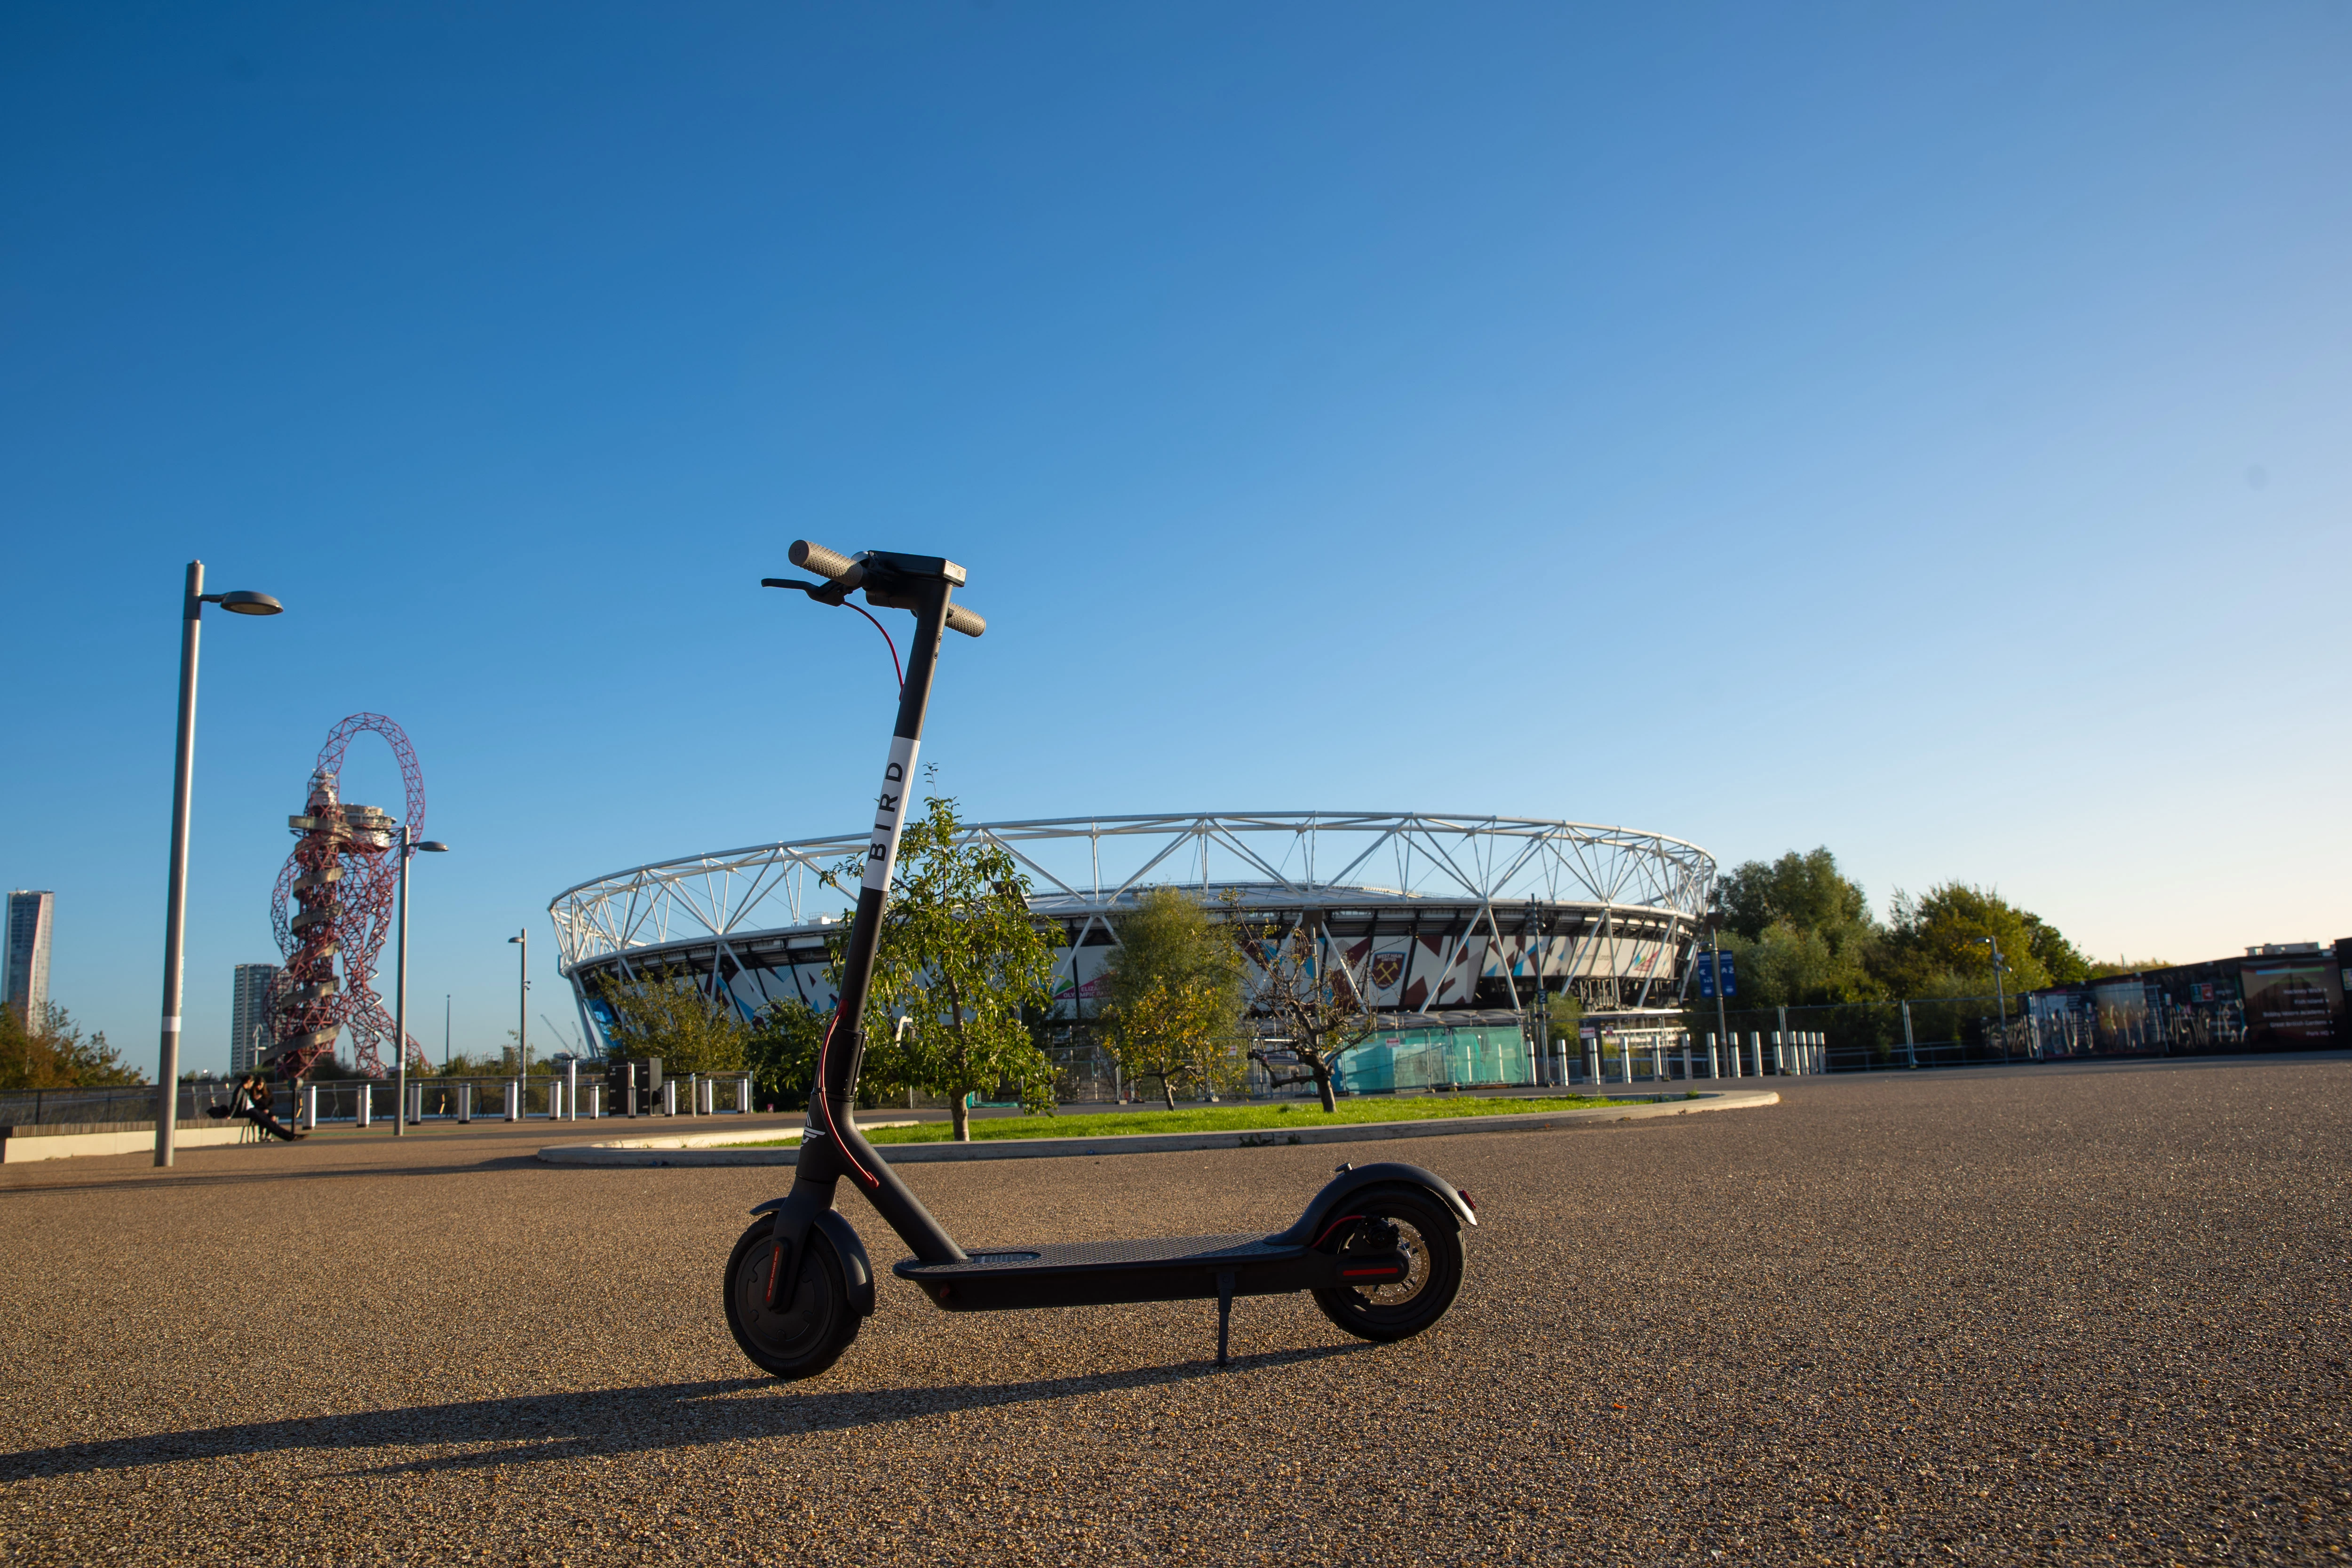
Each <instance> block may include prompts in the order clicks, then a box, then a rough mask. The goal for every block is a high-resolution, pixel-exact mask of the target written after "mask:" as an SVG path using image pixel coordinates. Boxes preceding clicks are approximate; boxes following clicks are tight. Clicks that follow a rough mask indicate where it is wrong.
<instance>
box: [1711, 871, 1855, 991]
mask: <svg viewBox="0 0 2352 1568" xmlns="http://www.w3.org/2000/svg"><path fill="white" fill-rule="evenodd" d="M1716 898H1717V907H1718V908H1719V909H1720V910H1722V913H1723V923H1724V931H1725V940H1724V943H1723V945H1724V947H1725V949H1726V950H1727V951H1728V952H1732V953H1733V954H1735V955H1736V957H1737V961H1738V971H1739V988H1740V993H1741V997H1742V1000H1743V1001H1745V1002H1747V1003H1748V1005H1754V1006H1764V1007H1770V1006H1778V1005H1801V1004H1808V1003H1824V1002H1864V1001H1869V1000H1872V999H1874V998H1875V997H1876V996H1878V995H1879V994H1881V990H1882V988H1881V987H1880V985H1879V984H1878V982H1877V979H1876V977H1875V976H1874V974H1873V973H1872V972H1871V961H1872V958H1873V957H1874V954H1875V952H1876V951H1877V948H1878V945H1879V942H1880V940H1881V938H1882V935H1883V933H1882V932H1881V931H1880V930H1879V927H1878V923H1877V922H1876V921H1874V920H1873V919H1872V918H1871V914H1870V902H1869V900H1868V899H1867V898H1866V897H1865V896H1864V893H1863V890H1862V886H1861V884H1859V883H1857V882H1854V881H1853V880H1851V879H1848V878H1847V877H1846V876H1845V875H1844V874H1843V872H1841V871H1840V870H1839V869H1838V864H1837V857H1836V856H1834V855H1832V854H1831V853H1830V852H1829V850H1828V849H1827V848H1819V849H1814V850H1812V851H1811V852H1810V853H1807V854H1803V855H1800V854H1798V853H1797V852H1796V851H1795V850H1793V849H1792V850H1790V851H1789V852H1788V853H1787V854H1785V855H1783V856H1781V857H1780V858H1779V859H1778V860H1774V861H1772V862H1770V863H1769V864H1767V863H1766V862H1764V861H1761V860H1750V861H1748V862H1746V863H1745V864H1743V865H1740V866H1738V867H1735V868H1733V869H1732V870H1731V871H1730V872H1729V873H1728V874H1727V875H1726V876H1725V878H1724V879H1723V881H1722V884H1721V886H1720V887H1719V888H1718V889H1717V894H1716Z"/></svg>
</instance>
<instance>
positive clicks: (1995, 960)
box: [1977, 936, 2009, 1067]
mask: <svg viewBox="0 0 2352 1568" xmlns="http://www.w3.org/2000/svg"><path fill="white" fill-rule="evenodd" d="M1977 940H1978V941H1979V942H1982V943H1984V944H1985V945H1986V946H1987V947H1989V948H1990V949H1992V1001H1993V1005H1994V1006H1995V1007H1997V1008H1998V1009H2000V1062H2001V1066H2003V1067H2007V1066H2008V1065H2009V995H2008V993H2007V992H2006V991H2005V990H2004V989H2003V988H2002V985H2001V983H2000V972H2001V968H2002V965H2001V962H2000V942H1995V941H1994V940H1993V939H1992V938H1991V937H1990V936H1980V937H1979V938H1977Z"/></svg>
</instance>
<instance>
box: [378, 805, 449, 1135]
mask: <svg viewBox="0 0 2352 1568" xmlns="http://www.w3.org/2000/svg"><path fill="white" fill-rule="evenodd" d="M414 832H415V829H414V828H412V827H410V826H408V824H406V823H402V824H401V825H400V925H399V931H400V934H399V937H398V939H397V946H396V948H395V951H396V952H398V953H399V959H398V962H397V963H396V964H395V966H394V967H395V970H396V972H397V978H395V979H394V982H393V987H392V1050H393V1054H394V1056H396V1057H398V1058H400V1068H399V1071H398V1074H397V1076H396V1079H395V1081H396V1083H397V1085H398V1088H397V1090H396V1092H397V1093H398V1094H399V1096H400V1100H399V1103H398V1104H397V1106H396V1107H395V1108H394V1110H393V1113H392V1135H393V1136H394V1138H401V1137H405V1136H406V1135H407V1132H408V862H409V860H410V859H411V858H413V857H414V856H415V854H416V853H417V852H418V851H419V850H423V851H425V853H427V854H432V855H446V854H447V853H448V851H449V847H448V846H447V845H446V844H444V843H442V842H441V841H440V840H439V839H437V838H428V839H426V840H425V841H424V842H423V843H422V844H420V843H418V842H417V841H416V840H415V839H414V838H412V837H409V836H410V835H411V834H412V833H414Z"/></svg>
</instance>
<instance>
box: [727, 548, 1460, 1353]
mask: <svg viewBox="0 0 2352 1568" xmlns="http://www.w3.org/2000/svg"><path fill="white" fill-rule="evenodd" d="M791 554H792V562H793V565H795V566H798V567H800V568H802V569H803V570H804V571H807V572H810V573H813V574H815V575H816V576H818V577H819V578H821V579H822V581H820V582H815V583H808V582H801V581H797V580H791V579H782V578H774V577H771V578H765V579H762V584H761V585H762V586H765V587H772V588H793V589H797V590H799V591H800V592H802V593H804V594H806V595H808V596H809V597H810V598H812V599H814V600H815V601H816V602H817V603H819V604H823V605H845V604H847V603H848V598H849V595H851V594H852V593H856V592H863V593H864V594H865V595H866V603H867V604H868V605H873V606H875V607H876V608H877V609H895V610H911V611H913V612H914V615H915V640H914V643H913V645H912V647H910V648H909V649H908V657H907V668H906V669H905V671H904V672H903V675H902V678H901V683H900V687H899V698H898V727H897V729H896V730H895V731H892V734H891V737H890V754H889V758H888V760H887V762H885V763H884V764H883V768H882V788H881V791H880V793H879V795H877V799H876V803H875V815H874V827H873V833H872V837H871V839H870V841H869V843H868V844H867V847H866V867H865V874H864V876H863V878H862V879H861V883H860V886H859V889H858V894H857V911H856V919H855V921H854V923H853V924H852V925H851V927H850V931H849V941H848V946H847V950H846V952H845V956H844V961H843V965H842V976H841V997H840V1002H839V1004H838V1005H837V1006H836V1007H835V1011H834V1016H833V1022H832V1025H831V1026H830V1027H829V1028H828V1029H827V1031H826V1033H825V1036H824V1043H823V1045H822V1046H821V1047H820V1048H819V1051H818V1056H817V1067H816V1075H815V1084H814V1088H813V1089H811V1092H810V1095H809V1107H808V1125H807V1127H806V1129H805V1130H804V1131H803V1133H802V1134H801V1147H800V1154H799V1163H798V1164H797V1165H796V1166H795V1167H794V1172H793V1187H792V1192H791V1193H790V1194H788V1195H786V1196H784V1197H781V1198H774V1199H772V1200H770V1201H769V1202H767V1203H763V1204H761V1205H759V1206H758V1207H757V1208H755V1209H753V1210H752V1211H751V1213H752V1215H753V1220H752V1224H751V1228H750V1229H749V1230H746V1231H745V1232H744V1233H743V1235H742V1237H741V1239H740V1240H739V1241H737V1242H736V1244H735V1249H734V1251H733V1253H732V1254H731V1255H730V1257H729V1258H728V1259H727V1275H726V1310H727V1327H728V1329H729V1330H730V1331H731V1332H732V1333H733V1334H734V1336H735V1342H736V1344H737V1345H739V1346H740V1347H741V1349H742V1352H743V1353H744V1354H745V1355H746V1356H749V1357H750V1358H751V1362H752V1363H753V1364H755V1365H757V1366H759V1367H760V1368H761V1370H763V1371H765V1372H769V1373H773V1374H774V1375H776V1376H778V1377H782V1378H802V1377H813V1376H814V1375H815V1374H816V1373H821V1372H823V1371H824V1369H825V1368H827V1367H829V1366H831V1365H832V1364H833V1363H835V1361H837V1360H839V1359H840V1357H841V1354H842V1352H844V1351H845V1350H847V1349H848V1348H849V1345H850V1342H852V1341H853V1340H855V1339H856V1337H857V1331H858V1327H859V1325H860V1324H861V1323H862V1322H863V1321H865V1320H866V1318H867V1317H869V1316H871V1315H872V1313H873V1311H874V1269H873V1266H872V1264H870V1263H869V1262H868V1261H867V1260H866V1247H865V1246H864V1244H863V1243H861V1242H860V1241H859V1240H858V1238H857V1233H856V1231H855V1230H853V1229H851V1228H850V1225H849V1222H848V1220H846V1219H845V1218H844V1217H843V1216H842V1215H841V1214H840V1212H839V1211H838V1210H836V1209H835V1207H834V1206H833V1205H834V1196H835V1189H836V1188H837V1186H838V1185H839V1184H840V1183H841V1182H842V1181H843V1180H845V1179H846V1180H847V1181H849V1182H850V1183H851V1184H854V1185H855V1186H856V1189H857V1191H858V1192H859V1193H861V1194H864V1196H865V1197H866V1201H867V1202H868V1203H870V1204H872V1205H874V1208H875V1210H876V1211H877V1213H879V1214H880V1215H881V1216H882V1217H883V1219H884V1220H885V1221H887V1223H888V1225H889V1226H890V1228H891V1229H892V1230H895V1231H897V1232H898V1237H899V1239H900V1240H902V1241H904V1242H905V1243H906V1244H907V1246H908V1247H909V1248H910V1249H911V1250H912V1251H913V1253H914V1256H913V1257H912V1258H908V1259H906V1260H905V1261H903V1262H901V1263H899V1264H898V1265H897V1266H896V1267H895V1268H893V1269H892V1270H891V1272H892V1273H894V1274H896V1275H897V1276H898V1278H899V1279H905V1280H908V1281H910V1282H911V1283H912V1284H914V1285H915V1286H916V1287H917V1288H918V1289H920V1290H921V1291H922V1292H923V1294H925V1295H926V1296H928V1297H929V1298H930V1300H931V1302H932V1304H933V1305H935V1306H937V1307H940V1308H941V1309H943V1310H947V1311H950V1312H991V1311H1004V1310H1013V1309H1016V1308H1024V1307H1087V1306H1101V1305H1107V1304H1109V1303H1113V1302H1121V1301H1181V1300H1212V1299H1213V1300H1215V1301H1216V1303H1217V1364H1218V1365H1220V1366H1223V1365H1225V1364H1227V1355H1226V1344H1227V1340H1228V1336H1229V1332H1230V1330H1231V1326H1232V1321H1233V1304H1234V1297H1236V1296H1273V1295H1284V1294H1287V1293H1288V1292H1291V1291H1294V1290H1305V1291H1307V1292H1308V1293H1310V1294H1311V1295H1312V1296H1313V1297H1314V1299H1315V1304H1316V1306H1317V1307H1318V1308H1320V1309H1321V1310H1322V1312H1323V1315H1324V1316H1325V1317H1327V1318H1328V1319H1330V1320H1331V1321H1332V1322H1334V1323H1336V1324H1338V1325H1339V1327H1340V1328H1341V1329H1344V1330H1345V1331H1348V1332H1349V1333H1350V1334H1354V1335H1356V1336H1358V1337H1359V1338H1361V1339H1366V1340H1375V1341H1387V1340H1402V1339H1405V1338H1407V1337H1409V1336H1411V1335H1413V1334H1417V1333H1419V1332H1421V1331H1422V1330H1423V1329H1426V1328H1428V1327H1429V1326H1430V1325H1431V1324H1432V1323H1434V1322H1435V1321H1437V1320H1438V1319H1439V1318H1441V1317H1443V1316H1444V1313H1445V1310H1446V1309H1447V1308H1448V1307H1450V1306H1451V1305H1453V1303H1454V1295H1455V1293H1456V1292H1457V1291H1458V1290H1460V1289H1461V1287H1462V1273H1463V1255H1462V1227H1463V1226H1475V1225H1476V1224H1477V1223H1478V1216H1477V1215H1476V1213H1475V1211H1474V1209H1473V1208H1472V1206H1471V1204H1470V1201H1469V1199H1468V1196H1467V1194H1463V1193H1460V1192H1457V1191H1456V1190H1455V1189H1454V1186H1453V1184H1451V1183H1449V1182H1447V1181H1446V1180H1445V1179H1444V1178H1443V1177H1441V1176H1437V1175H1434V1174H1433V1173H1430V1172H1428V1171H1424V1170H1423V1169H1421V1168H1420V1167H1419V1166H1417V1165H1406V1164H1400V1163H1390V1162H1382V1163H1376V1164H1366V1165H1342V1166H1340V1167H1339V1174H1338V1176H1337V1177H1336V1178H1335V1179H1334V1180H1332V1181H1331V1182H1329V1183H1328V1184H1325V1186H1324V1187H1323V1190H1322V1191H1320V1192H1318V1193H1317V1194H1315V1196H1314V1198H1313V1200H1312V1201H1310V1202H1309V1203H1308V1204H1307V1209H1306V1212H1305V1213H1303V1214H1301V1215H1299V1216H1298V1221H1297V1224H1295V1225H1293V1226H1290V1227H1289V1228H1288V1229H1286V1230H1281V1231H1277V1232H1276V1233H1275V1234H1274V1235H1271V1236H1259V1235H1241V1236H1190V1237H1170V1238H1164V1239H1158V1240H1139V1241H1091V1242H1065V1243H1045V1244H1041V1245H1037V1246H1030V1247H989V1248H987V1249H985V1250H981V1251H973V1252H966V1251H965V1250H964V1249H963V1248H962V1247H958V1246H957V1245H956V1243H955V1240H954V1238H952V1237H950V1236H949V1235H948V1233H947V1232H946V1231H945V1230H944V1229H942V1228H941V1227H940V1223H939V1221H938V1220H936V1219H934V1218H932V1217H931V1215H930V1213H929V1210H927V1209H925V1208H924V1207H923V1205H922V1204H921V1203H920V1202H919V1201H918V1200H917V1199H916V1197H915V1194H913V1193H911V1192H909V1191H908V1190H907V1186H906V1184H905V1183H903V1182H901V1181H900V1180H899V1179H898V1173H896V1172H895V1171H893V1170H891V1168H890V1164H889V1162H888V1161H887V1160H885V1159H883V1157H882V1155H881V1153H880V1152H879V1151H878V1150H877V1149H876V1148H875V1147H874V1146H873V1145H872V1144H870V1143H868V1142H866V1139H865V1137H864V1135H863V1134H861V1133H860V1132H859V1131H858V1130H857V1120H856V1089H857V1071H858V1066H859V1061H860V1058H861V1057H862V1056H863V1054H864V1046H865V1042H864V1039H863V1037H862V1035H861V1033H860V1022H861V1020H862V1018H863V1016H864V1013H865V1007H866V990H867V985H868V983H869V981H870V980H871V978H872V975H873V970H874V960H875V953H876V951H877V948H878V947H879V945H880V943H881V940H882V910H883V903H884V900H886V898H887V896H888V893H889V889H890V876H891V872H892V869H893V868H894V867H895V866H896V864H897V861H898V838H899V833H900V829H901V828H902V827H903V826H904V825H905V822H906V817H907V805H908V792H909V789H910V786H911V785H912V784H913V783H914V778H915V758H916V753H917V752H918V751H919V749H920V745H921V742H922V734H923V712H924V710H925V708H926V707H927V706H928V705H929V701H930V694H931V674H932V670H933V668H934V667H935V665H936V664H937V662H938V658H939V650H940V641H941V639H942V638H943V637H945V635H946V634H947V633H948V632H949V631H956V632H961V633H962V634H963V635H964V636H966V637H979V636H981V635H982V633H983V632H985V631H986V630H987V629H988V623H987V622H986V621H984V620H983V619H982V618H981V617H980V616H977V615H975V614H973V613H972V612H971V610H969V609H967V608H965V607H964V606H963V605H958V604H954V603H952V602H950V595H951V593H952V592H953V590H955V589H957V588H960V587H961V586H962V585H963V583H964V569H963V568H962V567H961V566H959V565H957V564H956V563H954V562H952V561H944V560H941V559H940V558H939V557H937V556H930V555H901V554H897V553H894V552H887V551H878V550H877V551H868V552H865V553H863V554H860V555H856V556H848V555H843V554H840V553H838V552H835V551H831V550H827V549H825V548H824V546H822V545H817V544H812V543H810V542H807V541H806V540H802V541H798V542H795V543H794V544H793V547H792V552H791ZM851 607H852V608H855V607H856V606H854V605H853V606H851ZM861 613H862V612H861ZM876 624H877V626H878V625H879V624H880V623H879V622H877V623H876Z"/></svg>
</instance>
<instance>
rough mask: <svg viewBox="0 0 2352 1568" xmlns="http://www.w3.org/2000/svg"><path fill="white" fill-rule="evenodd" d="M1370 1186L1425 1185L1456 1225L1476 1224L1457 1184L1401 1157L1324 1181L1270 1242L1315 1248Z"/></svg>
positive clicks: (1474, 1217)
mask: <svg viewBox="0 0 2352 1568" xmlns="http://www.w3.org/2000/svg"><path fill="white" fill-rule="evenodd" d="M1369 1187H1421V1188H1423V1189H1425V1190H1426V1191H1427V1192H1428V1193H1429V1194H1430V1196H1432V1197H1433V1198H1435V1199H1437V1200H1438V1203H1439V1205H1440V1206H1441V1207H1443V1208H1444V1211H1445V1212H1446V1213H1447V1214H1449V1215H1453V1216H1454V1228H1455V1229H1456V1230H1459V1229H1460V1228H1461V1227H1462V1226H1465V1225H1468V1226H1475V1225H1476V1224H1477V1223H1478V1216H1477V1215H1476V1214H1475V1212H1473V1210H1472V1209H1471V1207H1470V1205H1468V1204H1467V1203H1465V1202H1464V1201H1463V1198H1462V1194H1460V1193H1459V1192H1457V1191H1455V1190H1454V1184H1453V1183H1451V1182H1449V1181H1447V1180H1446V1179H1445V1178H1444V1177H1443V1176H1441V1175H1439V1174H1438V1173H1436V1172H1434V1171H1424V1170H1423V1169H1422V1168H1421V1167H1420V1166H1419V1165H1408V1164H1405V1163H1403V1162H1402V1161H1400V1160H1379V1161H1375V1162H1373V1163H1371V1164H1369V1165H1354V1166H1350V1167H1349V1169H1347V1170H1344V1171H1341V1172H1340V1173H1339V1174H1338V1175H1336V1176H1334V1177H1332V1178H1331V1180H1329V1181H1328V1182H1326V1183H1325V1184H1323V1190H1322V1191H1321V1192H1319V1193H1317V1194H1315V1197H1314V1201H1313V1202H1311V1203H1309V1204H1308V1205H1307V1212H1306V1213H1305V1214H1303V1215H1299V1216H1298V1223H1297V1225H1294V1226H1291V1227H1290V1228H1289V1229H1288V1230H1286V1231H1284V1232H1282V1233H1281V1234H1280V1235H1277V1236H1270V1237H1267V1238H1266V1239H1267V1240H1268V1241H1272V1242H1276V1243H1279V1244H1281V1245H1283V1246H1286V1247H1312V1246H1314V1245H1315V1243H1316V1242H1317V1241H1318V1239H1320V1238H1321V1237H1322V1234H1323V1229H1324V1226H1326V1225H1328V1223H1329V1222H1330V1221H1331V1220H1333V1219H1336V1218H1338V1217H1339V1215H1341V1214H1343V1213H1344V1212H1346V1211H1345V1209H1344V1208H1343V1207H1342V1205H1345V1204H1346V1203H1347V1201H1348V1200H1349V1198H1351V1197H1353V1196H1355V1195H1356V1194H1358V1193H1360V1192H1363V1191H1364V1190H1365V1189H1367V1188H1369Z"/></svg>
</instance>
